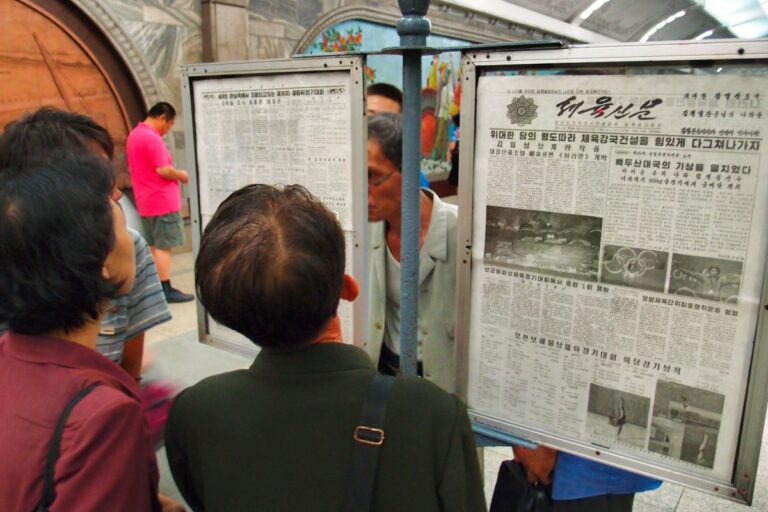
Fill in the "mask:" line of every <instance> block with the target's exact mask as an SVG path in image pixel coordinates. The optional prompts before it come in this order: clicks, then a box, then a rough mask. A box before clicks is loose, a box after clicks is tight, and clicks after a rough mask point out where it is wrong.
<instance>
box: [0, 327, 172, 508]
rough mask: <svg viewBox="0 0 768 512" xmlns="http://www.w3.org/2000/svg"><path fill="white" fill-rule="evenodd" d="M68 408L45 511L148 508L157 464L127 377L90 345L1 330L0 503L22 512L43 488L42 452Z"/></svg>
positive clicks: (154, 493) (153, 497)
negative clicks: (78, 395) (71, 406)
mask: <svg viewBox="0 0 768 512" xmlns="http://www.w3.org/2000/svg"><path fill="white" fill-rule="evenodd" d="M93 382H100V383H101V385H99V386H97V387H96V388H95V389H94V390H93V391H92V392H91V393H90V394H89V395H87V396H86V397H85V398H83V399H82V400H81V401H80V402H79V403H78V404H77V405H76V406H75V408H74V409H73V410H72V413H71V414H70V416H69V419H68V420H67V422H66V425H65V428H64V432H63V435H62V438H61V451H60V455H59V459H58V462H57V464H56V467H55V471H54V480H55V484H56V488H55V490H56V499H55V500H54V502H53V505H52V506H51V508H50V510H51V511H72V510H77V511H91V510H93V511H96V510H99V511H103V510H130V511H132V512H143V511H151V510H153V507H155V506H156V499H157V498H156V497H157V481H158V472H157V463H156V460H155V454H154V451H153V450H152V447H151V445H150V441H149V436H148V432H147V427H146V422H145V421H144V416H143V414H142V411H141V406H140V402H139V390H138V386H137V385H136V383H135V382H134V381H133V379H132V378H131V377H130V376H129V375H128V374H127V373H126V372H125V371H124V370H123V369H122V368H120V367H119V366H117V365H116V364H115V363H113V362H112V361H110V360H109V359H107V358H106V357H104V356H102V355H101V354H99V353H98V352H96V351H95V350H92V349H89V348H87V347H84V346H81V345H78V344H76V343H72V342H69V341H64V340H59V339H52V338H44V337H36V336H24V335H20V334H16V333H12V332H11V333H8V334H6V335H4V336H1V337H0V504H2V509H3V510H4V511H20V512H21V511H24V512H28V511H30V510H33V509H34V508H35V505H37V503H38V502H39V500H40V498H41V496H42V493H43V471H44V469H45V458H46V454H47V452H48V447H49V444H50V441H51V437H52V435H53V429H54V426H55V424H56V421H57V420H58V418H59V416H60V415H61V412H62V411H63V409H64V407H65V406H66V404H67V402H69V400H70V399H71V398H72V397H73V396H74V395H75V394H76V393H77V392H78V391H79V390H80V389H82V388H84V387H86V386H87V385H89V384H91V383H93Z"/></svg>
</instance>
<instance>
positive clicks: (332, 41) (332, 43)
mask: <svg viewBox="0 0 768 512" xmlns="http://www.w3.org/2000/svg"><path fill="white" fill-rule="evenodd" d="M362 44H363V29H362V28H360V27H358V28H357V30H352V29H350V30H347V33H346V35H344V34H342V33H341V32H339V31H338V30H336V29H335V28H331V29H328V30H326V31H325V32H323V34H322V35H321V36H320V37H319V40H315V42H314V44H312V46H310V49H311V50H320V51H322V52H323V53H330V52H353V51H356V50H359V49H360V48H361V46H362Z"/></svg>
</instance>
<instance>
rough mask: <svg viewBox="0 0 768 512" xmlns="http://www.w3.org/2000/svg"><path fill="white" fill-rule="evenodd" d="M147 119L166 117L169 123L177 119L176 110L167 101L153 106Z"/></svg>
mask: <svg viewBox="0 0 768 512" xmlns="http://www.w3.org/2000/svg"><path fill="white" fill-rule="evenodd" d="M147 117H165V118H166V119H167V120H168V121H172V120H173V119H176V109H175V108H173V105H171V104H170V103H168V102H166V101H161V102H159V103H155V104H154V105H152V108H150V109H149V111H148V112H147Z"/></svg>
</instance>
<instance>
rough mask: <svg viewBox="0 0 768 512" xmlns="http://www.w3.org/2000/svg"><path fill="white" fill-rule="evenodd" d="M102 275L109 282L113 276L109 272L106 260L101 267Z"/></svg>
mask: <svg viewBox="0 0 768 512" xmlns="http://www.w3.org/2000/svg"><path fill="white" fill-rule="evenodd" d="M101 277H103V278H104V280H105V281H107V282H109V279H110V277H112V276H111V275H110V273H109V267H108V266H107V263H106V262H104V266H103V267H101Z"/></svg>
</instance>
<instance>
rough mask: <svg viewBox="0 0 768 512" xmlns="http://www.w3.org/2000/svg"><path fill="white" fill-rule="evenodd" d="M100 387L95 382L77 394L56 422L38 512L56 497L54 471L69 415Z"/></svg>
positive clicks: (49, 504)
mask: <svg viewBox="0 0 768 512" xmlns="http://www.w3.org/2000/svg"><path fill="white" fill-rule="evenodd" d="M98 385H99V383H98V382H94V383H93V384H90V385H88V386H86V387H84V388H83V389H81V390H80V391H78V392H77V394H76V395H75V396H73V397H72V398H71V399H70V401H69V403H67V405H66V406H65V407H64V410H63V411H62V412H61V416H59V420H58V421H57V422H56V428H54V430H53V437H52V438H51V445H50V446H49V447H48V456H47V457H46V460H45V473H43V497H42V498H41V499H40V502H39V503H38V504H37V507H35V511H36V512H45V511H46V510H48V507H50V506H51V503H53V500H54V498H55V497H56V491H55V489H54V487H55V486H54V481H53V469H54V467H55V466H56V461H57V460H58V459H59V448H60V447H61V434H62V432H64V424H65V423H66V422H67V418H68V417H69V413H71V412H72V409H74V408H75V406H76V405H77V403H78V402H79V401H80V400H82V399H83V398H85V396H86V395H87V394H88V393H90V392H91V391H93V388H95V387H96V386H98Z"/></svg>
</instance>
